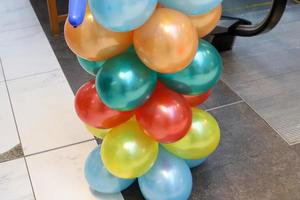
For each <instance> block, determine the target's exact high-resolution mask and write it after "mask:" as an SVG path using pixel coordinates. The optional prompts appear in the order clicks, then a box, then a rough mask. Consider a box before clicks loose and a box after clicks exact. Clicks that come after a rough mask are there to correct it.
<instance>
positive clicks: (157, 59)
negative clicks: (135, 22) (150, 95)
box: [134, 8, 198, 73]
mask: <svg viewBox="0 0 300 200" xmlns="http://www.w3.org/2000/svg"><path fill="white" fill-rule="evenodd" d="M134 47H135V50H136V52H137V54H138V56H139V57H140V59H141V60H142V61H143V62H144V63H145V64H146V65H147V66H148V67H149V68H151V69H153V70H154V71H157V72H161V73H174V72H177V71H180V70H182V69H184V68H185V67H186V66H187V65H188V64H190V63H191V62H192V60H193V58H194V56H195V54H196V51H197V47H198V35H197V31H196V28H195V27H194V26H193V24H192V22H191V20H190V19H189V18H188V17H187V16H185V15H184V14H182V13H180V12H178V11H175V10H172V9H168V8H158V9H157V10H156V11H155V12H154V14H153V15H152V16H151V17H150V19H149V20H148V21H147V22H146V23H145V24H144V25H143V26H142V27H140V28H139V29H137V30H135V31H134Z"/></svg>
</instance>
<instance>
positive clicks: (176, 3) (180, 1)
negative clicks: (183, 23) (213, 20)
mask: <svg viewBox="0 0 300 200" xmlns="http://www.w3.org/2000/svg"><path fill="white" fill-rule="evenodd" d="M158 1H159V3H161V4H162V5H163V6H165V7H168V8H173V9H175V10H179V11H181V12H183V13H185V14H187V15H200V14H204V13H208V12H210V11H211V10H213V9H214V8H215V7H217V6H218V5H220V4H221V3H222V0H158Z"/></svg>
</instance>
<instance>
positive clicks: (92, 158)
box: [84, 146, 135, 194]
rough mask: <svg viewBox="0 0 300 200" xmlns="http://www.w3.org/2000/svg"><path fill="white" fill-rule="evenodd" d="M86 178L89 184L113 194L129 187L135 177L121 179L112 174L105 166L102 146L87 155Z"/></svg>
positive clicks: (95, 188)
mask: <svg viewBox="0 0 300 200" xmlns="http://www.w3.org/2000/svg"><path fill="white" fill-rule="evenodd" d="M84 174H85V178H86V180H87V182H88V184H89V186H90V187H91V188H92V189H93V190H95V191H97V192H100V193H106V194H112V193H117V192H121V191H122V190H125V189H126V188H128V187H129V186H130V185H131V184H132V183H133V182H134V180H135V179H121V178H118V177H115V176H113V175H111V174H110V173H109V172H108V171H107V169H106V168H105V167H104V165H103V162H102V159H101V155H100V146H98V147H96V148H95V149H94V150H93V151H92V152H91V153H90V154H89V156H88V157H87V159H86V161H85V168H84Z"/></svg>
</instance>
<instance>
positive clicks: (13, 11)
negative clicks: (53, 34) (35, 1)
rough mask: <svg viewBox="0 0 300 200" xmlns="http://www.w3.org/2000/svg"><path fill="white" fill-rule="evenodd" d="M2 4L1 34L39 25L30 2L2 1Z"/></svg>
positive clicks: (26, 0) (0, 14) (18, 0)
mask: <svg viewBox="0 0 300 200" xmlns="http://www.w3.org/2000/svg"><path fill="white" fill-rule="evenodd" d="M0 4H1V6H0V16H1V19H0V32H4V31H9V30H15V29H22V28H24V27H28V26H34V25H38V24H39V21H38V20H37V18H36V16H35V14H34V12H33V9H32V7H31V5H30V2H29V1H28V0H9V1H1V3H0Z"/></svg>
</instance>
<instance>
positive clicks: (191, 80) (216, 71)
mask: <svg viewBox="0 0 300 200" xmlns="http://www.w3.org/2000/svg"><path fill="white" fill-rule="evenodd" d="M222 68H223V64H222V59H221V56H220V54H219V52H218V51H217V50H216V49H215V47H213V46H212V45H211V44H210V43H209V42H206V41H205V40H201V41H200V43H199V46H198V50H197V53H196V55H195V57H194V59H193V61H192V63H191V64H190V65H188V66H187V67H186V68H184V69H183V70H181V71H179V72H176V73H172V74H159V75H158V77H159V80H160V81H161V82H162V83H164V84H165V85H167V86H168V87H169V88H171V89H173V90H175V91H176V92H178V93H182V94H186V95H197V94H200V93H203V92H206V91H208V90H209V89H211V88H212V87H213V86H214V85H215V84H216V83H217V82H218V80H219V79H220V77H221V73H222Z"/></svg>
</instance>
